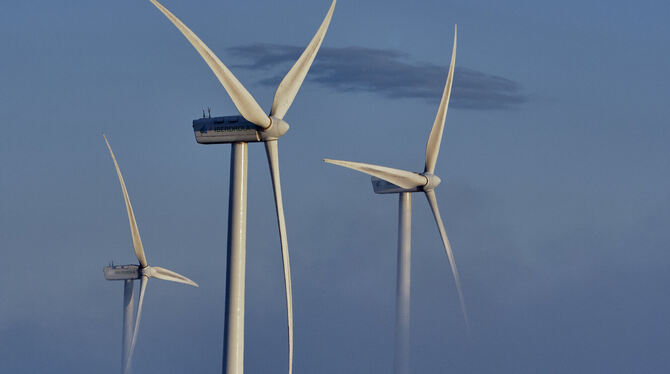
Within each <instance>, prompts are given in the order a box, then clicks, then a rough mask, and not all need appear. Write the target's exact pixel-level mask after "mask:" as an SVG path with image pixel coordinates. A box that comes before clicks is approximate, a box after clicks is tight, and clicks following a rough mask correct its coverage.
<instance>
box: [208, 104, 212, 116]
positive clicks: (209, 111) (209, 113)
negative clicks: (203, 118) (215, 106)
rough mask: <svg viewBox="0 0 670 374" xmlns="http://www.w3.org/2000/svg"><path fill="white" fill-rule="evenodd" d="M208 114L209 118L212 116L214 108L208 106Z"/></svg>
mask: <svg viewBox="0 0 670 374" xmlns="http://www.w3.org/2000/svg"><path fill="white" fill-rule="evenodd" d="M207 114H208V115H209V118H212V110H211V109H210V108H209V107H207Z"/></svg>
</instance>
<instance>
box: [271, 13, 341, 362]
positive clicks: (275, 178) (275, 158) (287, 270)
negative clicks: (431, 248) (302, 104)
mask: <svg viewBox="0 0 670 374" xmlns="http://www.w3.org/2000/svg"><path fill="white" fill-rule="evenodd" d="M334 3H335V2H334V1H333V4H334ZM331 11H332V7H331ZM265 153H266V154H267V156H268V164H269V165H270V175H271V176H272V187H273V189H274V193H275V206H276V208H277V224H278V225H279V240H280V242H281V257H282V262H283V264H284V286H285V288H286V316H287V319H288V372H289V374H291V373H292V372H293V291H292V289H291V263H290V261H289V255H288V240H287V238H286V221H285V219H284V204H283V202H282V196H281V182H280V180H279V152H278V149H277V140H270V141H267V142H265Z"/></svg>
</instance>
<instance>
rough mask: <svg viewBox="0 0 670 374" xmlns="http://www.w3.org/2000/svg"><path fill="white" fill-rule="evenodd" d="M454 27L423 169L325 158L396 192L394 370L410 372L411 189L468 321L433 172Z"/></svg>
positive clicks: (449, 81) (380, 188)
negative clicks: (426, 212)
mask: <svg viewBox="0 0 670 374" xmlns="http://www.w3.org/2000/svg"><path fill="white" fill-rule="evenodd" d="M456 31H457V30H456V27H454V49H453V52H452V55H451V64H450V66H449V74H448V75H447V83H446V85H445V87H444V92H443V94H442V100H441V101H440V106H439V109H438V110H437V116H436V117H435V122H434V123H433V129H432V130H431V131H430V136H429V137H428V144H427V145H426V164H425V168H424V171H423V173H415V172H410V171H405V170H399V169H393V168H389V167H385V166H377V165H372V164H364V163H361V162H351V161H339V160H331V159H324V161H325V162H327V163H330V164H335V165H339V166H344V167H347V168H350V169H354V170H357V171H360V172H363V173H365V174H369V175H371V176H372V187H373V189H374V192H375V193H378V194H388V193H397V194H399V197H400V199H399V220H398V268H397V285H396V287H397V288H396V339H395V363H394V370H395V373H397V374H406V373H409V299H410V258H411V240H410V238H411V224H412V197H411V193H412V192H420V191H422V192H424V193H425V194H426V198H427V199H428V204H429V205H430V208H431V209H432V211H433V216H435V222H436V223H437V228H438V229H439V231H440V236H441V237H442V243H443V244H444V249H445V251H446V252H447V257H448V258H449V263H450V264H451V271H452V273H453V275H454V280H455V282H456V290H457V292H458V298H459V300H460V303H461V311H462V312H463V316H464V318H465V323H466V326H467V325H468V314H467V310H466V307H465V300H464V299H463V292H462V290H461V282H460V279H459V275H458V269H457V268H456V262H455V261H454V254H453V252H452V251H451V246H450V245H449V239H448V238H447V233H446V231H445V230H444V224H443V223H442V218H441V217H440V211H439V209H438V206H437V199H436V198H435V192H434V189H435V187H437V186H438V185H439V184H440V178H439V177H438V176H437V175H435V174H433V173H434V172H435V163H436V161H437V154H438V152H439V151H440V143H441V141H442V132H443V130H444V120H445V118H446V115H447V107H448V105H449V96H450V94H451V84H452V81H453V76H454V63H455V61H456Z"/></svg>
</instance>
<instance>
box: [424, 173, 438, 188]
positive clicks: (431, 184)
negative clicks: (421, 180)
mask: <svg viewBox="0 0 670 374" xmlns="http://www.w3.org/2000/svg"><path fill="white" fill-rule="evenodd" d="M423 176H424V177H426V180H427V181H428V182H427V183H426V184H425V185H424V186H423V190H424V191H430V190H432V189H434V188H435V187H437V186H438V185H439V184H440V183H442V180H441V179H440V177H438V176H437V175H435V174H430V173H424V174H423Z"/></svg>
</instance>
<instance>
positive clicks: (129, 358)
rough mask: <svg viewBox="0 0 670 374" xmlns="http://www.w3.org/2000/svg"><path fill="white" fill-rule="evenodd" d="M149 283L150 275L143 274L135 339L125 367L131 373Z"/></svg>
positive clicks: (125, 371)
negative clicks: (145, 293)
mask: <svg viewBox="0 0 670 374" xmlns="http://www.w3.org/2000/svg"><path fill="white" fill-rule="evenodd" d="M147 283H149V277H147V276H146V275H144V276H142V279H141V280H140V301H139V303H138V304H137V316H136V317H135V328H134V331H133V339H132V340H131V343H130V349H128V359H127V360H126V363H125V365H124V368H123V372H124V373H126V374H127V373H130V363H131V361H132V358H133V352H134V351H135V343H137V332H138V331H139V329H140V318H141V317H142V305H143V304H144V292H145V291H146V289H147Z"/></svg>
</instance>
